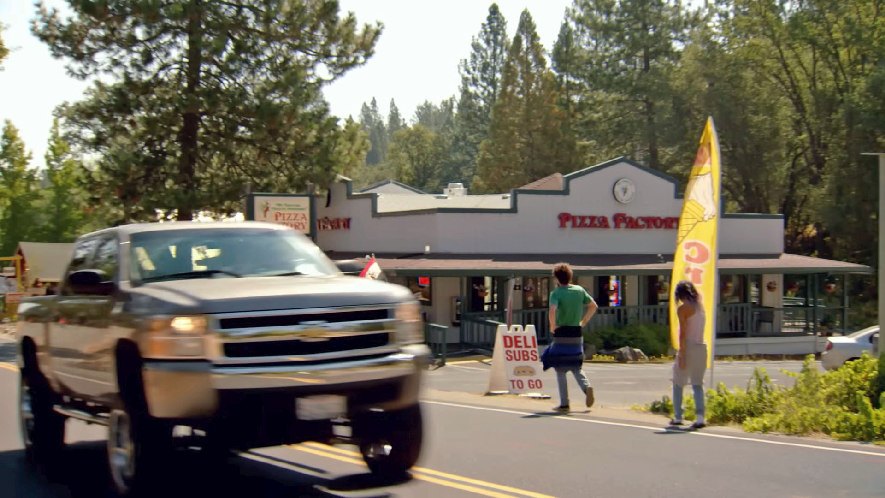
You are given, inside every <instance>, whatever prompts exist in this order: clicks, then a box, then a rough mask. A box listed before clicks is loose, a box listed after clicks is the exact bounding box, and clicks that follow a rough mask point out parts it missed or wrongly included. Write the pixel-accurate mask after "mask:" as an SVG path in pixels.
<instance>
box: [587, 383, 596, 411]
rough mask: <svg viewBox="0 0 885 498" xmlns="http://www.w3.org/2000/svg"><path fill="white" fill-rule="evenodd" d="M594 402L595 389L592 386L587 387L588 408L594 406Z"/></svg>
mask: <svg viewBox="0 0 885 498" xmlns="http://www.w3.org/2000/svg"><path fill="white" fill-rule="evenodd" d="M594 400H595V398H594V397H593V388H592V387H590V386H587V408H590V407H591V406H593V401H594Z"/></svg>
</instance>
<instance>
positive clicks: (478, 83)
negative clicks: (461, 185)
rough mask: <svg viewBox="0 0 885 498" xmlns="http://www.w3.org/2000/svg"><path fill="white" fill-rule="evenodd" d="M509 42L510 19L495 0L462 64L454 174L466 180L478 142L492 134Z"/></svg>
mask: <svg viewBox="0 0 885 498" xmlns="http://www.w3.org/2000/svg"><path fill="white" fill-rule="evenodd" d="M508 45H509V43H508V37H507V21H506V19H505V18H504V15H503V14H502V13H501V10H500V9H499V8H498V4H496V3H493V4H492V5H491V6H489V13H488V15H487V16H486V20H485V22H484V23H482V25H481V26H480V31H479V35H478V36H476V37H474V38H473V40H472V42H471V44H470V49H471V52H470V56H469V57H468V58H467V59H465V60H462V61H461V64H460V67H459V69H460V72H461V87H460V89H459V92H458V93H459V96H458V102H457V118H456V121H455V124H456V128H455V131H454V136H453V149H452V159H453V161H454V166H453V169H454V171H453V174H454V175H456V176H458V177H461V178H462V179H463V180H464V181H467V182H469V181H470V180H471V179H472V177H473V175H474V172H475V171H476V161H477V158H478V156H479V144H480V143H482V141H483V140H485V139H486V138H487V137H488V135H489V127H490V126H491V119H492V110H493V108H494V106H495V102H496V101H497V99H498V94H499V92H500V86H501V75H502V73H503V70H504V62H505V60H506V58H507V47H508Z"/></svg>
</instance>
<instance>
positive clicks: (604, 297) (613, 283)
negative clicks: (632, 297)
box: [593, 275, 625, 306]
mask: <svg viewBox="0 0 885 498" xmlns="http://www.w3.org/2000/svg"><path fill="white" fill-rule="evenodd" d="M624 280H625V279H624V278H623V277H622V276H620V275H610V276H607V277H599V278H598V280H597V291H598V292H597V295H596V296H593V297H594V299H596V304H598V305H599V306H623V304H624V288H623V287H624V286H623V284H624Z"/></svg>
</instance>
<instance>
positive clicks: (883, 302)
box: [862, 152, 885, 355]
mask: <svg viewBox="0 0 885 498" xmlns="http://www.w3.org/2000/svg"><path fill="white" fill-rule="evenodd" d="M862 155H864V156H879V263H878V265H877V266H878V268H876V273H877V275H878V286H877V289H876V293H877V294H878V296H879V327H880V329H879V341H878V343H877V344H876V348H875V349H876V351H879V354H880V355H881V354H882V329H881V326H882V319H883V318H885V152H865V153H863V154H862Z"/></svg>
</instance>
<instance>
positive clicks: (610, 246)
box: [317, 161, 784, 254]
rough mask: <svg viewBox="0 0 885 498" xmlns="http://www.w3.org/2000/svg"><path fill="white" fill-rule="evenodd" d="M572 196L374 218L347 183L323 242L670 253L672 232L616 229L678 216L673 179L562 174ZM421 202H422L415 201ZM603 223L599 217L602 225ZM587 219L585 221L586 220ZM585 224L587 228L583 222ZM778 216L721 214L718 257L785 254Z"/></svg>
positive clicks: (615, 167) (639, 172) (361, 246)
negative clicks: (590, 220)
mask: <svg viewBox="0 0 885 498" xmlns="http://www.w3.org/2000/svg"><path fill="white" fill-rule="evenodd" d="M620 178H629V179H631V180H632V181H633V182H634V184H635V186H636V194H635V196H634V198H633V200H632V201H631V202H630V203H629V204H621V203H619V202H618V201H617V200H615V198H614V196H613V195H612V188H613V186H614V183H615V182H616V181H617V180H618V179H620ZM565 184H566V186H567V191H566V192H565V193H563V194H561V193H550V192H543V191H527V192H517V193H515V194H514V195H513V199H514V202H515V207H516V211H515V212H484V211H481V210H471V211H468V212H430V213H416V214H408V215H395V216H375V217H373V213H372V201H371V198H370V197H368V196H365V197H360V196H357V197H351V198H349V199H348V198H347V196H346V187H347V185H346V184H344V183H337V184H335V185H333V187H332V196H331V203H330V205H329V206H328V207H326V206H325V199H323V198H320V199H319V202H318V205H319V206H318V210H317V212H318V217H319V218H323V217H329V218H350V225H349V226H350V228H349V229H347V230H333V231H321V232H320V233H319V238H318V241H319V245H320V246H321V247H322V248H323V249H326V250H333V251H344V252H349V251H365V252H379V253H380V252H394V253H421V252H424V251H425V247H429V250H430V252H432V253H452V254H459V253H488V254H495V253H497V254H502V253H520V254H550V253H562V254H586V253H590V254H655V253H662V254H671V253H672V252H673V245H674V240H675V236H676V230H675V229H629V228H624V227H620V228H616V227H615V226H614V221H615V220H614V216H615V214H616V213H623V214H625V215H627V216H631V217H634V218H638V217H662V218H666V217H676V218H678V216H679V213H680V210H681V208H682V199H681V197H678V196H677V195H678V193H677V190H678V189H680V188H682V187H679V186H677V185H675V184H674V183H673V182H672V181H670V180H668V179H667V178H664V177H662V176H660V175H658V174H655V173H652V172H651V171H649V170H646V169H644V168H640V167H637V166H635V165H633V164H632V163H629V162H626V161H621V162H617V163H612V164H608V165H604V166H602V167H597V168H590V169H587V170H582V171H579V172H575V173H571V174H569V175H566V176H565ZM416 204H417V203H416ZM561 213H568V214H570V215H572V216H585V217H589V216H594V217H604V218H605V221H606V222H607V224H608V228H585V227H580V226H581V225H582V223H580V222H575V223H574V224H572V223H566V227H564V228H563V227H561V223H560V218H559V216H560V214H561ZM600 219H601V218H595V220H596V221H597V222H598V221H600ZM585 220H586V219H585ZM584 224H587V223H584ZM783 229H784V227H783V219H782V218H781V217H771V216H768V217H761V216H756V217H754V216H746V215H744V216H742V217H732V218H729V217H723V218H722V220H721V224H720V238H719V240H720V253H721V254H779V253H781V252H783Z"/></svg>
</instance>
